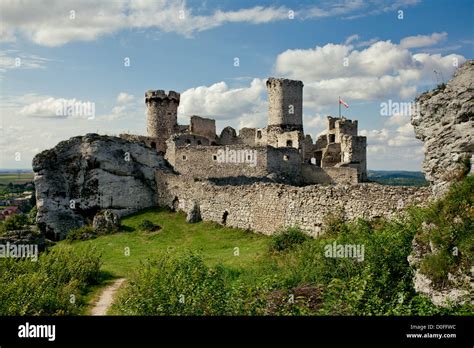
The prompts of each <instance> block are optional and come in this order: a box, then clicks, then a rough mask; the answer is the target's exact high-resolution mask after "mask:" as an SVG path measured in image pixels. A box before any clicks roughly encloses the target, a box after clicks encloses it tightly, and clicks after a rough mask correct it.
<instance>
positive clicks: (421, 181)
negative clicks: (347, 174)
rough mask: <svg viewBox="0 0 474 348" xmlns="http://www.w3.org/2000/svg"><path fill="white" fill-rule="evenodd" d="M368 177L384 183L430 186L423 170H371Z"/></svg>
mask: <svg viewBox="0 0 474 348" xmlns="http://www.w3.org/2000/svg"><path fill="white" fill-rule="evenodd" d="M368 178H369V180H370V181H375V182H377V183H379V184H382V185H391V186H428V182H427V181H426V179H425V175H424V174H423V173H422V172H410V171H390V170H369V171H368Z"/></svg>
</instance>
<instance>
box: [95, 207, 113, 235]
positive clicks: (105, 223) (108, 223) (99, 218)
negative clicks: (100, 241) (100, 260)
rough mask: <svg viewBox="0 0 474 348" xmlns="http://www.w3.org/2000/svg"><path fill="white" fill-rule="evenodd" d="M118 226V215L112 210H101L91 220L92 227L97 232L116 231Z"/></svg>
mask: <svg viewBox="0 0 474 348" xmlns="http://www.w3.org/2000/svg"><path fill="white" fill-rule="evenodd" d="M119 227H120V217H119V216H118V215H117V214H116V213H114V212H113V211H112V210H102V211H100V212H98V213H97V214H96V215H95V216H94V220H92V228H93V229H94V230H95V231H98V232H109V231H116V230H118V228H119Z"/></svg>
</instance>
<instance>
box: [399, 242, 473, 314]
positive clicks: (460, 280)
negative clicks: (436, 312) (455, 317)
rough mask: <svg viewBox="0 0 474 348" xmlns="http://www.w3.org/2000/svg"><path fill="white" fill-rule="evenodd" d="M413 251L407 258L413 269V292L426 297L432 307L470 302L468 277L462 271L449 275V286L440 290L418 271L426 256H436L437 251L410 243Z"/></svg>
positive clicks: (430, 247) (431, 247)
mask: <svg viewBox="0 0 474 348" xmlns="http://www.w3.org/2000/svg"><path fill="white" fill-rule="evenodd" d="M412 245H413V250H412V253H411V254H410V255H409V256H408V262H409V263H410V265H411V266H412V267H413V268H414V269H415V274H414V276H413V287H414V288H415V291H416V292H418V293H420V294H423V295H426V296H428V297H429V298H430V299H431V301H432V302H433V304H434V305H436V306H440V307H447V306H450V305H453V304H462V303H465V302H467V301H469V300H470V291H469V289H470V277H469V276H468V275H466V274H465V272H463V271H462V270H460V269H459V270H458V271H457V272H456V273H455V274H452V273H449V275H448V278H449V284H450V285H449V286H445V287H444V288H442V289H439V288H437V287H436V286H435V285H434V284H433V281H432V280H431V279H430V278H429V277H427V276H426V275H425V274H423V273H422V272H421V271H420V264H421V262H422V260H423V258H425V257H426V256H428V255H430V254H436V253H437V252H438V251H437V250H436V249H435V248H433V246H432V245H430V246H429V250H426V247H424V246H422V245H421V244H419V243H417V242H416V239H414V240H413V242H412Z"/></svg>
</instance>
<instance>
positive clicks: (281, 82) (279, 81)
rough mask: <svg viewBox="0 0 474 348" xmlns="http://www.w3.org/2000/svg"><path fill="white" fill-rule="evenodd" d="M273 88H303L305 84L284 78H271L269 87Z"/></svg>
mask: <svg viewBox="0 0 474 348" xmlns="http://www.w3.org/2000/svg"><path fill="white" fill-rule="evenodd" d="M273 86H275V87H276V86H288V87H301V88H303V86H304V85H303V82H302V81H299V80H290V79H283V78H275V77H269V78H268V80H267V87H273Z"/></svg>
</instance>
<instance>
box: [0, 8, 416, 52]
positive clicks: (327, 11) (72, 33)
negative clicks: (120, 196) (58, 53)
mask: <svg viewBox="0 0 474 348" xmlns="http://www.w3.org/2000/svg"><path fill="white" fill-rule="evenodd" d="M413 3H416V1H414V2H413ZM413 3H411V4H407V5H413ZM388 6H389V5H387V1H378V2H377V3H375V4H370V3H364V2H363V1H362V0H340V1H337V2H330V3H323V4H321V5H318V6H316V5H311V6H304V7H298V8H288V7H285V6H279V7H276V6H268V7H265V6H254V7H250V8H241V9H237V10H231V11H224V10H221V9H216V10H214V11H213V12H211V13H207V14H200V11H199V9H197V10H196V9H193V8H192V7H189V6H187V3H186V1H184V0H113V1H102V2H97V1H95V0H82V1H73V0H35V1H30V2H28V5H27V6H25V3H24V2H23V1H21V0H11V1H1V2H0V13H1V15H2V18H1V19H2V21H1V22H0V23H1V24H0V42H1V41H3V42H12V41H15V40H16V36H18V35H22V36H24V37H26V38H28V39H29V40H31V41H33V42H35V43H36V44H39V45H43V46H50V47H52V46H60V45H64V44H66V43H69V42H73V41H92V40H96V39H97V38H99V37H101V36H103V35H107V34H111V33H115V32H118V31H120V30H123V29H134V28H141V29H147V28H151V29H157V30H159V31H162V32H176V33H178V34H181V35H184V36H187V37H191V36H192V35H193V34H194V33H196V32H200V31H204V30H209V29H212V28H216V27H219V26H222V25H224V24H226V23H249V24H262V23H269V22H274V21H282V20H291V19H290V15H289V14H290V10H291V11H294V18H295V19H296V20H307V19H315V18H322V17H331V16H343V15H348V14H350V13H353V12H354V11H361V13H374V14H376V13H379V11H375V12H374V11H370V9H371V8H376V9H380V8H382V9H386V8H387V7H388ZM390 6H391V5H390Z"/></svg>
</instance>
